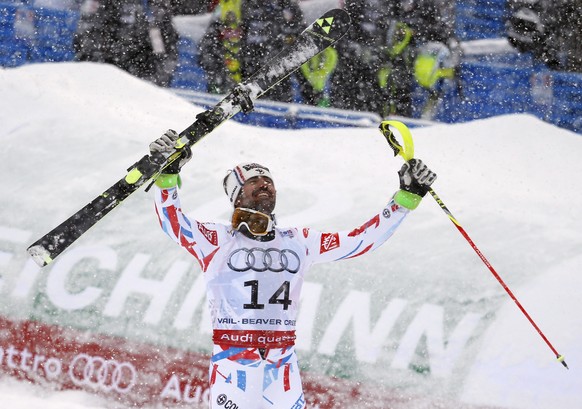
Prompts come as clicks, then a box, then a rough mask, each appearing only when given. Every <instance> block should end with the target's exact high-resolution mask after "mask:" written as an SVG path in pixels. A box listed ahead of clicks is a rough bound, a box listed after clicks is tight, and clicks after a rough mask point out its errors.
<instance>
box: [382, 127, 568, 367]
mask: <svg viewBox="0 0 582 409" xmlns="http://www.w3.org/2000/svg"><path fill="white" fill-rule="evenodd" d="M390 126H393V127H394V128H396V129H397V130H398V132H399V133H400V136H401V137H402V140H403V143H404V146H402V145H400V143H399V142H398V140H397V139H396V137H395V135H394V133H393V132H392V130H391V129H390ZM380 132H382V135H384V137H385V138H386V140H387V141H388V143H389V144H390V147H391V148H392V149H393V150H394V156H397V155H400V156H402V158H403V159H404V160H405V161H406V162H408V161H409V160H410V159H412V158H413V157H414V144H413V141H412V134H411V133H410V129H408V127H407V126H406V125H405V124H403V123H402V122H399V121H382V123H381V124H380ZM428 192H429V193H430V195H431V196H432V197H433V199H434V200H435V201H436V202H437V203H438V205H439V206H440V207H441V209H443V211H444V212H445V214H446V215H447V216H448V218H449V219H450V220H451V222H453V224H454V225H455V227H456V228H457V230H459V232H460V233H461V235H462V236H463V237H464V238H465V240H467V242H468V243H469V245H470V246H471V248H472V249H473V250H474V251H475V253H477V255H478V256H479V258H480V259H481V261H482V262H483V263H484V264H485V265H486V266H487V268H488V269H489V271H491V273H492V274H493V276H494V277H495V278H496V279H497V281H498V282H499V284H501V286H502V287H503V289H504V290H505V292H507V294H508V295H509V297H511V299H512V300H513V302H515V305H517V307H518V308H519V309H520V311H521V312H522V313H523V315H525V317H526V318H527V319H528V321H529V322H530V324H531V325H532V326H533V327H534V328H535V330H536V331H537V333H538V334H539V335H540V336H541V337H542V339H543V340H544V342H545V343H546V344H547V345H548V347H549V348H550V349H551V350H552V352H553V353H554V354H555V355H556V359H557V360H558V362H560V363H561V364H562V365H564V367H566V369H569V368H568V365H567V364H566V361H565V360H564V355H561V354H560V353H558V351H557V350H556V348H554V346H553V345H552V344H551V342H550V341H549V340H548V338H547V337H546V336H545V335H544V333H543V332H542V330H541V329H540V328H539V327H538V326H537V324H536V323H535V321H534V320H533V319H532V317H531V316H530V315H529V314H528V312H527V311H526V310H525V308H524V307H523V305H521V303H520V302H519V300H518V299H517V297H516V296H515V295H514V294H513V292H512V291H511V290H510V289H509V287H508V286H507V284H505V282H504V281H503V279H502V278H501V276H500V275H499V274H498V273H497V271H495V269H494V268H493V266H492V265H491V263H490V262H489V260H487V258H485V255H484V254H483V253H482V252H481V250H479V248H478V247H477V246H476V245H475V243H474V242H473V240H472V239H471V237H469V235H468V234H467V232H466V231H465V229H464V228H463V227H462V226H461V224H460V223H459V221H458V220H457V219H456V218H455V216H453V214H452V213H451V211H450V210H449V209H448V208H447V206H445V203H444V202H443V201H442V199H441V198H440V197H439V196H438V195H437V194H436V192H435V191H434V190H433V189H432V188H430V189H429V191H428Z"/></svg>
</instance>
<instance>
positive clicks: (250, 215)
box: [232, 207, 273, 236]
mask: <svg viewBox="0 0 582 409" xmlns="http://www.w3.org/2000/svg"><path fill="white" fill-rule="evenodd" d="M241 226H246V228H247V229H248V230H249V231H250V232H251V233H252V234H254V235H255V236H264V235H266V234H267V233H269V232H270V231H271V230H272V229H273V220H272V219H271V217H270V216H269V215H266V214H265V213H261V212H257V211H256V210H253V209H247V208H244V207H237V208H236V209H234V212H233V214H232V228H233V229H235V230H239V229H240V227H241Z"/></svg>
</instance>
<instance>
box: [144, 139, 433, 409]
mask: <svg viewBox="0 0 582 409" xmlns="http://www.w3.org/2000/svg"><path fill="white" fill-rule="evenodd" d="M177 139H178V135H177V134H176V132H174V131H172V130H169V131H167V132H166V133H165V134H164V135H163V136H162V137H160V138H159V139H157V140H156V141H154V142H153V143H152V144H150V151H151V152H152V153H156V152H160V153H162V154H165V156H167V155H168V154H169V153H170V152H173V150H174V146H175V144H176V140H177ZM190 157H191V152H190V151H189V149H188V150H187V152H184V153H183V154H182V158H181V159H180V160H177V161H175V162H173V163H172V164H171V165H170V166H169V167H168V168H166V169H165V170H164V172H165V173H164V174H162V175H160V177H159V178H158V179H157V180H156V183H155V185H156V187H155V204H156V211H157V214H158V217H159V221H160V224H161V227H162V229H163V230H164V232H165V233H166V234H167V235H168V236H170V237H171V238H172V239H173V240H174V241H175V242H176V243H178V244H179V245H180V246H182V247H183V248H185V249H186V250H187V251H188V252H189V253H190V254H192V255H193V256H194V257H195V258H196V260H198V263H199V264H200V267H201V269H202V272H203V274H204V276H205V281H206V289H207V298H208V305H209V308H210V312H211V316H212V327H213V336H212V340H213V343H214V347H213V353H212V357H211V359H210V368H209V376H210V391H211V393H210V408H211V409H223V408H225V407H227V406H226V405H227V404H228V405H229V406H228V407H229V408H232V409H234V408H238V409H265V408H269V409H282V408H290V409H302V408H305V398H304V396H303V388H302V386H301V379H300V375H299V367H298V364H297V356H296V354H295V349H294V343H295V321H296V318H297V312H298V307H299V295H300V292H301V286H302V284H303V277H304V275H305V273H306V272H307V270H308V269H309V267H310V266H311V265H312V264H315V263H323V262H327V261H336V260H343V259H349V258H353V257H357V256H360V255H362V254H365V253H367V252H369V251H371V250H374V249H376V248H377V247H379V246H380V245H381V244H382V243H384V242H385V241H386V240H387V239H388V238H389V237H390V236H391V235H392V234H393V233H394V231H395V230H396V228H397V227H398V226H399V225H400V223H401V222H402V220H404V218H405V217H406V215H407V214H408V213H409V212H410V211H411V210H413V209H415V208H416V207H417V206H418V204H419V203H420V201H421V199H422V197H423V196H424V195H425V194H426V193H427V191H428V189H429V187H430V185H431V184H432V183H433V182H434V180H435V179H436V174H435V173H433V172H432V171H430V170H429V169H428V168H427V167H426V165H424V164H423V163H422V161H420V160H416V159H413V160H411V161H409V162H408V163H405V164H404V165H403V166H402V169H401V170H400V171H399V172H398V174H399V177H400V190H399V191H398V192H396V193H395V194H394V196H393V197H392V198H391V199H390V200H389V201H388V204H387V205H386V206H385V207H384V208H383V209H382V210H381V211H380V212H379V213H378V214H376V215H374V216H373V217H372V218H370V219H369V220H368V221H367V222H365V223H364V224H362V225H361V226H359V227H356V228H354V229H353V230H347V231H342V232H335V233H324V232H319V231H315V230H314V229H309V228H279V227H278V226H276V224H275V220H274V217H273V211H274V209H275V203H276V197H277V192H276V190H275V184H274V182H273V176H272V175H271V172H270V171H269V169H268V168H266V167H265V166H262V165H259V164H257V163H245V164H240V165H237V166H235V167H234V168H233V169H232V170H230V171H229V172H228V174H227V175H226V177H225V178H224V181H223V185H224V190H225V193H226V195H227V196H228V199H229V200H230V202H231V204H232V205H233V213H232V218H231V224H230V225H224V224H218V223H203V222H200V221H197V220H192V219H190V218H189V217H188V216H186V214H184V213H183V212H182V207H181V204H180V198H179V196H178V187H177V185H178V173H179V171H180V168H181V167H182V166H183V165H184V164H185V163H186V162H187V161H188V160H189V159H190Z"/></svg>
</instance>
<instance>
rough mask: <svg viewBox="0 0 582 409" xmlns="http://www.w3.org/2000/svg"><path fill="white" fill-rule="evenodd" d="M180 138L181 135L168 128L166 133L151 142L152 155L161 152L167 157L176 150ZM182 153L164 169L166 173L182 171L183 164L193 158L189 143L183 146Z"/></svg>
mask: <svg viewBox="0 0 582 409" xmlns="http://www.w3.org/2000/svg"><path fill="white" fill-rule="evenodd" d="M179 138H180V135H178V133H177V132H176V131H174V130H173V129H168V130H167V131H166V133H165V134H163V135H162V136H161V137H159V138H158V139H156V140H155V141H153V142H152V143H150V153H151V154H152V155H154V154H156V153H159V154H161V155H162V156H164V157H165V158H167V157H168V156H170V155H171V154H172V153H174V151H175V150H176V148H175V146H176V141H177V140H178V139H179ZM181 151H182V155H181V156H180V158H179V159H178V160H175V161H174V162H172V163H171V164H170V165H169V166H168V167H166V168H165V169H164V170H163V173H165V174H176V173H179V172H180V169H182V166H184V165H185V164H186V163H188V161H189V160H190V159H192V150H191V149H190V147H189V146H188V145H185V146H184V147H183V148H181Z"/></svg>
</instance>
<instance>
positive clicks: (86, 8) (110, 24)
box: [74, 0, 178, 86]
mask: <svg viewBox="0 0 582 409" xmlns="http://www.w3.org/2000/svg"><path fill="white" fill-rule="evenodd" d="M172 10H173V7H172V4H171V3H170V0H143V1H142V0H121V1H120V0H83V2H82V3H81V7H80V11H81V17H80V20H79V24H78V27H77V32H76V34H75V39H74V47H75V52H76V57H77V59H78V60H80V61H97V62H104V63H109V64H114V65H116V66H118V67H120V68H122V69H124V70H126V71H127V72H129V73H130V74H132V75H135V76H137V77H139V78H143V79H146V80H148V81H151V82H153V83H155V84H157V85H160V86H168V85H169V84H170V82H171V79H172V75H173V72H174V69H175V67H176V64H177V58H178V53H177V42H178V34H177V32H176V31H175V29H174V27H173V25H172V15H173V11H172Z"/></svg>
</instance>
